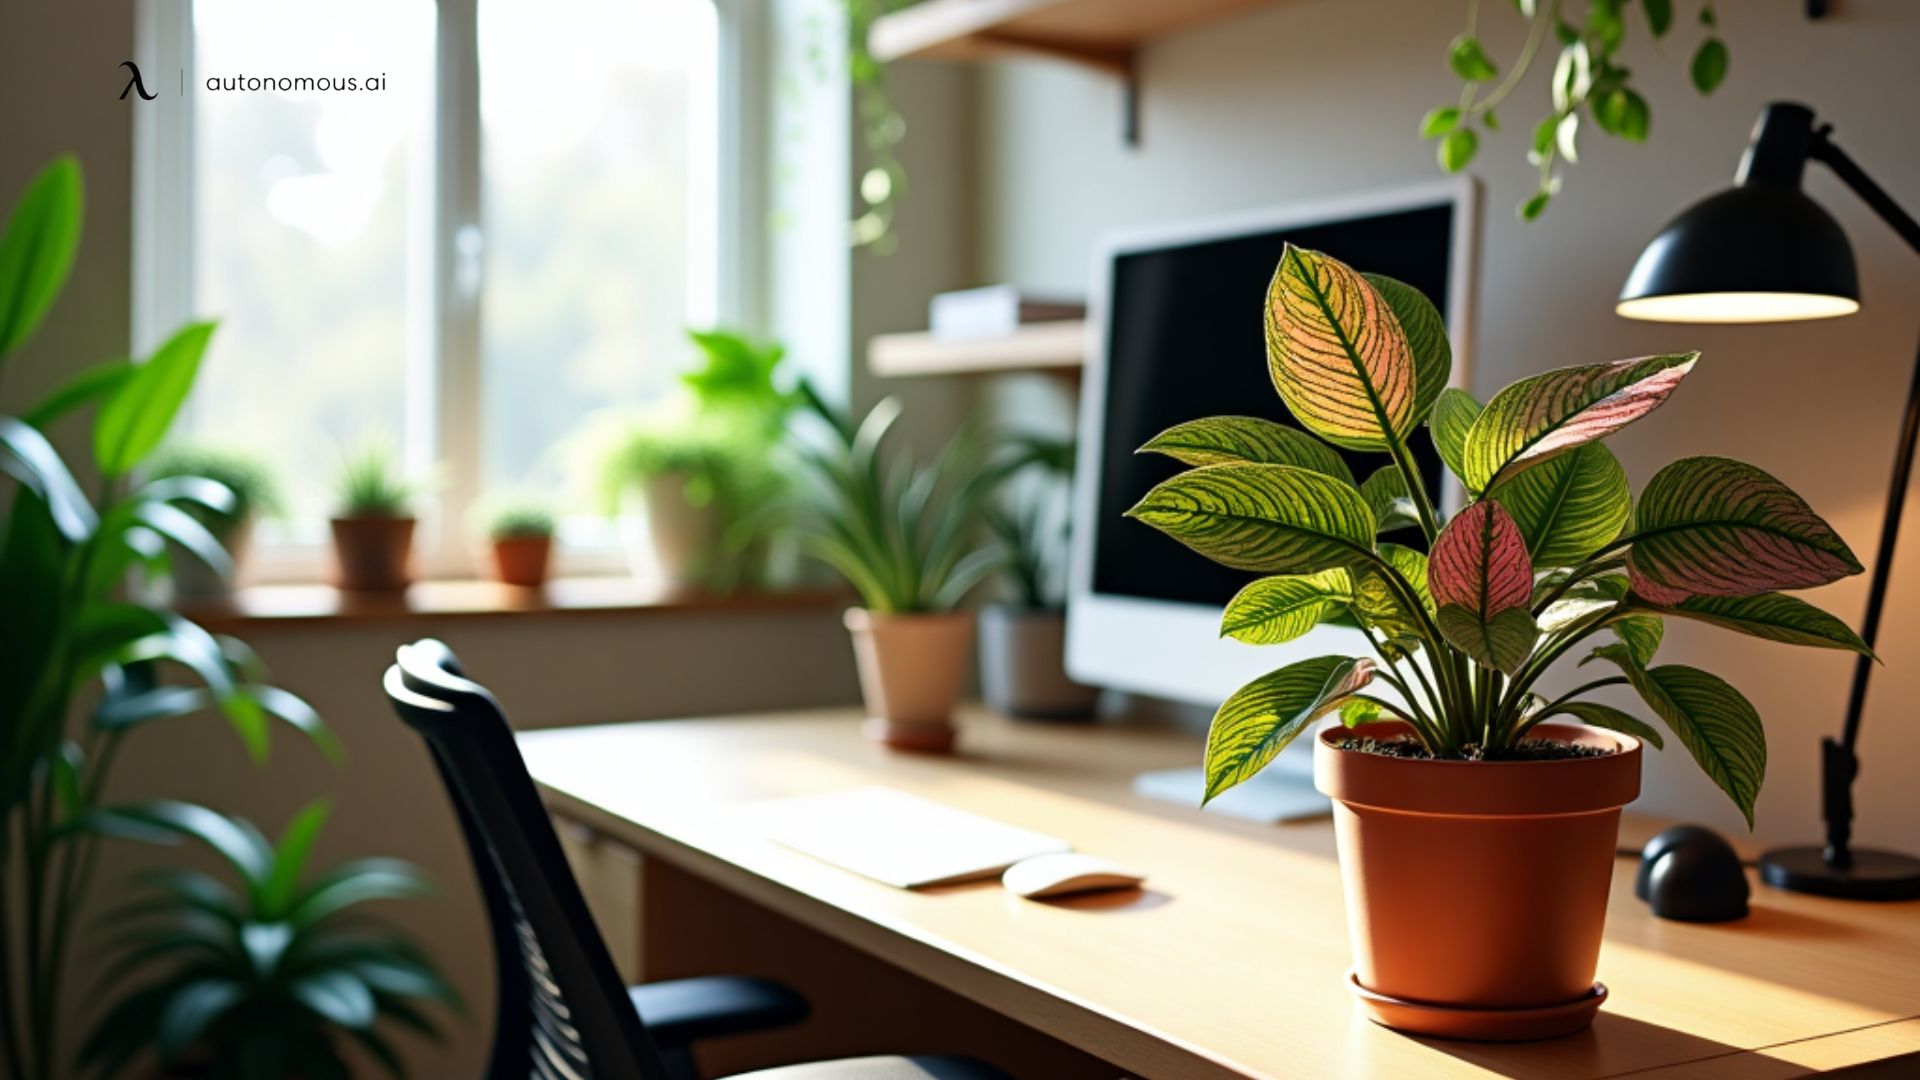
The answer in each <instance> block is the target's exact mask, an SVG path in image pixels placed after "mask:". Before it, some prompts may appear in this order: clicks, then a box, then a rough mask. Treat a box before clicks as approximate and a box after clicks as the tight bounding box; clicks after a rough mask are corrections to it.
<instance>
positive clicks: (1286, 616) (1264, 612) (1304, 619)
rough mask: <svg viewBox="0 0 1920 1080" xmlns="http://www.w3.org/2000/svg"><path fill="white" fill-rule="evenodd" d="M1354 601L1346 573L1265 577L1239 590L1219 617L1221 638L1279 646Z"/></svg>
mask: <svg viewBox="0 0 1920 1080" xmlns="http://www.w3.org/2000/svg"><path fill="white" fill-rule="evenodd" d="M1352 599H1353V584H1352V579H1351V578H1350V577H1349V576H1348V574H1347V572H1346V571H1345V570H1328V571H1325V572H1324V573H1319V574H1295V575H1279V576H1275V577H1264V578H1261V579H1260V580H1258V581H1255V582H1253V583H1252V584H1250V585H1248V586H1247V587H1246V588H1244V589H1241V590H1240V592H1239V593H1238V594H1236V595H1235V596H1234V598H1233V599H1232V600H1229V601H1227V610H1226V612H1225V613H1224V614H1222V615H1221V617H1220V636H1221V637H1230V638H1233V639H1234V640H1235V641H1244V642H1246V643H1247V644H1249V645H1279V644H1282V643H1284V642H1288V641H1292V640H1293V639H1295V638H1297V637H1300V636H1302V635H1304V634H1305V633H1306V632H1307V631H1309V630H1312V629H1313V628H1314V627H1315V626H1317V625H1319V623H1320V621H1321V620H1322V619H1324V618H1326V617H1327V616H1328V615H1330V614H1332V613H1333V611H1334V609H1335V608H1336V607H1338V606H1339V605H1341V604H1345V603H1348V602H1349V601H1351V600H1352Z"/></svg>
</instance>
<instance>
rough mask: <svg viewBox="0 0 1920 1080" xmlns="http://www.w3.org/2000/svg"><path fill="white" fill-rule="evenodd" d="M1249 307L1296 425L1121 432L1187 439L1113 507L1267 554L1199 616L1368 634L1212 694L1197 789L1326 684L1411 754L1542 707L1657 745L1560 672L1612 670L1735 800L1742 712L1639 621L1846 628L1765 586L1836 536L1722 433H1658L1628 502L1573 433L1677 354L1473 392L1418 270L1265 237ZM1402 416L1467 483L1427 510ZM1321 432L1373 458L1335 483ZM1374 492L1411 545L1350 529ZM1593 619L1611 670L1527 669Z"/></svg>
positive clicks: (1217, 785)
mask: <svg viewBox="0 0 1920 1080" xmlns="http://www.w3.org/2000/svg"><path fill="white" fill-rule="evenodd" d="M1265 329H1266V341H1267V364H1268V369H1269V372H1270V374H1271V376H1272V379H1273V383H1274V386H1275V388H1276V389H1277V390H1278V391H1279V394H1280V398H1281V400H1282V401H1283V402H1284V403H1285V404H1286V406H1287V408H1288V410H1289V411H1290V412H1291V413H1292V414H1293V417H1294V419H1295V420H1296V421H1298V423H1299V425H1300V428H1302V429H1304V430H1299V429H1295V428H1292V427H1287V426H1283V425H1281V424H1278V423H1274V422H1272V421H1269V420H1263V419H1257V418H1253V417H1237V416H1232V417H1215V418H1212V419H1207V420H1198V421H1193V422H1191V423H1187V424H1182V425H1179V426H1178V427H1175V428H1173V429H1172V430H1170V431H1167V432H1165V433H1163V434H1161V435H1159V436H1157V437H1156V438H1154V439H1153V440H1152V441H1151V442H1149V443H1148V444H1147V445H1146V446H1145V447H1144V448H1143V449H1145V450H1148V451H1155V452H1159V453H1163V454H1168V455H1170V456H1172V457H1174V458H1176V459H1178V460H1180V461H1182V462H1184V463H1186V464H1188V465H1192V466H1195V467H1194V468H1193V469H1191V470H1190V471H1187V472H1185V473H1182V474H1180V475H1178V476H1176V477H1174V478H1172V479H1170V480H1168V481H1166V482H1165V483H1162V484H1160V485H1159V486H1157V487H1155V488H1154V489H1153V490H1152V491H1151V492H1149V493H1148V494H1147V495H1146V497H1145V498H1144V499H1142V500H1141V501H1140V503H1139V505H1137V506H1135V507H1134V508H1133V509H1132V510H1130V511H1129V512H1128V516H1130V517H1133V518H1135V519H1137V520H1140V521H1143V522H1145V523H1147V524H1149V525H1151V526H1153V527H1155V528H1157V529H1159V530H1161V531H1163V532H1165V533H1166V534H1168V535H1169V536H1172V537H1174V538H1175V539H1177V540H1179V541H1181V542H1182V543H1184V544H1186V545H1187V546H1188V547H1190V548H1192V549H1193V550H1195V551H1197V552H1199V553H1201V554H1202V555H1205V556H1207V557H1208V558H1211V559H1213V560H1214V561H1215V562H1218V563H1221V564H1223V565H1226V566H1230V567H1235V568H1237V569H1242V570H1249V571H1253V572H1255V573H1259V574H1265V575H1269V576H1266V577H1262V578H1260V579H1258V580H1256V581H1254V582H1252V583H1251V584H1249V585H1248V586H1247V587H1246V588H1245V589H1243V590H1242V591H1241V592H1240V594H1239V595H1238V596H1236V597H1234V598H1233V600H1232V601H1231V602H1230V603H1229V604H1228V605H1227V609H1226V613H1225V617H1224V619H1223V622H1222V632H1223V633H1224V634H1225V635H1227V636H1230V637H1233V638H1237V639H1239V640H1241V641H1247V642H1252V643H1255V644H1274V643H1279V642H1285V641H1290V640H1293V639H1295V638H1298V637H1300V636H1302V635H1304V634H1306V633H1307V632H1308V631H1309V630H1311V629H1312V628H1313V627H1314V626H1315V625H1316V624H1318V623H1320V622H1323V621H1327V620H1330V619H1335V618H1340V619H1345V620H1348V621H1351V622H1353V623H1357V624H1358V625H1359V627H1360V628H1361V631H1362V632H1363V633H1364V634H1365V636H1366V639H1367V642H1368V644H1369V645H1370V646H1371V647H1372V650H1373V651H1374V652H1375V654H1376V659H1363V658H1356V657H1343V656H1327V657H1320V658H1316V659H1310V660H1303V661H1300V662H1298V663H1295V664H1291V665H1288V666H1286V667H1283V668H1280V669H1279V670H1277V671H1274V672H1272V673H1270V674H1268V675H1265V676H1262V677H1261V678H1259V679H1256V680H1255V681H1254V682H1252V683H1251V684H1249V685H1248V686H1246V687H1244V688H1242V689H1241V690H1239V691H1237V692H1236V693H1235V694H1234V695H1233V696H1232V697H1230V698H1229V699H1228V700H1227V701H1226V703H1225V704H1223V705H1222V706H1221V708H1220V710H1219V713H1218V714H1217V715H1216V716H1215V717H1214V720H1213V727H1212V731H1211V733H1210V735H1209V738H1208V746H1207V774H1208V775H1207V797H1208V798H1212V797H1213V796H1216V795H1218V794H1219V793H1220V792H1222V791H1224V790H1226V789H1228V788H1230V787H1232V786H1234V785H1235V784H1238V783H1239V782H1241V781H1243V780H1245V779H1247V778H1248V777H1249V776H1251V775H1253V774H1254V773H1255V772H1257V771H1258V770H1259V769H1260V768H1262V767H1263V766H1264V765H1265V764H1266V763H1267V762H1269V761H1271V760H1272V758H1273V757H1274V755H1275V754H1277V753H1278V752H1279V751H1280V749H1281V748H1282V747H1284V746H1285V745H1286V744H1287V743H1288V742H1289V741H1291V740H1292V739H1293V738H1294V737H1295V736H1296V735H1298V734H1300V732H1302V731H1303V730H1305V729H1306V728H1307V727H1308V726H1310V725H1311V723H1312V722H1313V721H1314V720H1315V719H1317V718H1319V717H1321V716H1324V715H1327V714H1329V713H1332V712H1334V711H1336V710H1337V711H1338V712H1339V713H1340V715H1341V717H1342V718H1343V719H1345V720H1346V721H1348V722H1349V723H1358V722H1360V721H1362V720H1367V719H1372V718H1376V717H1380V716H1388V717H1395V718H1398V719H1400V720H1402V721H1404V722H1405V723H1406V724H1407V725H1408V727H1409V729H1410V731H1411V732H1412V737H1413V738H1414V739H1417V740H1418V742H1419V744H1420V746H1421V747H1422V748H1423V749H1424V750H1425V752H1426V753H1428V754H1430V755H1431V756H1433V757H1436V758H1463V757H1499V756H1502V755H1504V754H1509V753H1511V752H1512V750H1513V748H1514V746H1515V744H1517V743H1518V742H1520V741H1521V740H1522V739H1525V738H1526V737H1527V736H1528V734H1529V732H1531V731H1533V730H1534V728H1535V727H1536V726H1537V725H1538V724H1540V722H1541V721H1543V720H1546V719H1547V718H1548V717H1552V716H1560V715H1564V716H1569V717H1572V718H1574V719H1576V720H1579V721H1583V722H1585V723H1587V724H1591V725H1595V726H1599V727H1605V728H1611V729H1614V730H1618V731H1623V732H1626V733H1629V734H1632V735H1635V736H1637V737H1639V738H1641V739H1643V740H1645V741H1647V742H1649V743H1652V744H1653V745H1655V746H1656V747H1657V746H1660V745H1661V741H1662V740H1661V736H1660V734H1659V732H1658V731H1656V730H1655V729H1654V728H1653V727H1651V726H1649V725H1648V724H1647V723H1645V722H1644V721H1642V720H1640V719H1639V718H1637V717H1634V716H1632V715H1629V714H1628V713H1626V712H1623V711H1621V710H1619V709H1616V708H1613V707H1612V706H1609V705H1606V704H1603V703H1600V702H1597V701H1593V700H1590V699H1589V698H1588V695H1590V694H1592V693H1594V692H1595V691H1599V690H1602V689H1606V688H1608V687H1614V686H1626V687H1631V688H1632V689H1633V690H1634V691H1635V692H1636V693H1637V694H1638V695H1639V696H1640V698H1641V699H1642V700H1643V701H1644V702H1645V703H1646V705H1647V707H1648V709H1649V710H1651V712H1652V713H1653V715H1654V716H1656V717H1658V718H1659V719H1660V720H1661V721H1662V722H1663V723H1664V724H1665V725H1666V727H1667V728H1668V729H1669V730H1671V731H1672V732H1673V733H1674V734H1675V735H1677V736H1678V737H1679V740H1680V742H1681V744H1682V745H1683V746H1685V747H1686V749H1687V750H1688V752H1689V753H1690V754H1692V756H1693V758H1694V759H1695V760H1696V761H1697V762H1698V763H1699V765H1700V767H1701V768H1702V769H1703V770H1705V772H1706V774H1707V776H1708V777H1709V778H1710V779H1711V780H1712V781H1713V782H1714V783H1715V784H1716V785H1718V786H1719V787H1720V788H1721V790H1723V791H1724V792H1726V794H1727V795H1728V796H1729V797H1730V798H1731V799H1732V800H1733V802H1734V804H1735V805H1736V806H1738V807H1739V809H1740V812H1741V813H1742V814H1743V815H1744V816H1745V817H1746V819H1747V823H1748V825H1749V826H1751V825H1752V823H1753V804H1754V799H1755V797H1756V796H1757V795H1758V793H1759V791H1760V785H1761V781H1762V779H1763V777H1764V774H1765V770H1766V739H1765V734H1764V732H1763V730H1762V728H1761V723H1760V716H1759V713H1758V712H1757V711H1756V710H1755V709H1754V707H1753V705H1752V704H1751V703H1750V702H1748V700H1747V699H1746V698H1745V697H1744V696H1742V695H1741V694H1740V692H1739V691H1737V690H1735V689H1734V688H1733V687H1732V686H1731V685H1729V684H1728V683H1727V682H1726V681H1725V680H1723V679H1721V678H1720V677H1718V676H1716V675H1713V674H1710V673H1708V672H1706V671H1702V670H1699V669H1697V668H1693V667H1688V666H1686V665H1682V664H1662V665H1658V666H1655V665H1654V664H1653V660H1654V653H1655V651H1656V650H1657V649H1658V647H1659V645H1660V639H1661V635H1662V632H1663V628H1664V626H1665V622H1666V620H1668V619H1690V620H1694V621H1698V622H1703V623H1707V624H1710V625H1713V626H1718V627H1721V628H1724V629H1728V630H1733V631H1736V632H1739V633H1744V634H1749V635H1752V636H1754V637H1759V638H1764V639H1767V640H1770V641H1776V642H1784V643H1787V644H1792V645H1808V646H1814V647H1818V648H1832V649H1849V650H1853V651H1855V652H1861V653H1865V652H1867V651H1868V650H1867V647H1866V645H1865V644H1864V643H1863V642H1862V641H1861V640H1860V638H1859V637H1858V636H1857V635H1855V634H1854V633H1853V631H1851V630H1850V629H1848V628H1847V627H1846V625H1845V624H1843V623H1841V622H1840V621H1839V620H1838V619H1836V618H1834V617H1833V616H1831V615H1828V614H1827V613H1825V612H1823V611H1821V610H1819V609H1818V608H1816V607H1814V606H1812V605H1811V604H1808V603H1806V602H1805V601H1802V600H1799V599H1797V598H1795V597H1792V596H1789V595H1787V594H1786V593H1785V592H1784V591H1782V590H1789V589H1801V588H1808V587H1811V586H1816V585H1824V584H1826V583H1828V582H1831V581H1834V580H1837V579H1839V578H1841V577H1845V576H1847V575H1849V574H1855V573H1859V572H1860V563H1859V561H1858V560H1857V559H1855V558H1854V555H1853V552H1852V551H1850V550H1849V549H1848V548H1847V545H1846V543H1845V542H1843V541H1842V540H1841V539H1840V537H1839V536H1838V535H1837V534H1836V533H1835V532H1834V530H1833V529H1832V527H1830V526H1829V525H1828V524H1827V523H1826V522H1825V521H1823V520H1821V519H1820V517H1819V516H1818V515H1817V514H1815V513H1814V512H1813V510H1812V508H1811V507H1809V506H1808V505H1807V503H1806V501H1805V500H1804V499H1802V498H1801V497H1800V496H1798V495H1796V494H1794V493H1793V492H1792V491H1791V490H1789V489H1788V488H1787V486H1786V485H1784V484H1782V483H1781V482H1780V481H1778V480H1776V479H1774V478H1773V477H1772V476H1769V475H1768V474H1767V473H1765V472H1762V471H1761V470H1760V469H1757V468H1755V467H1754V466H1752V465H1747V464H1743V463H1741V462H1737V461H1732V460H1729V459H1727V458H1720V457H1688V458H1682V459H1681V460H1679V461H1676V462H1674V463H1672V464H1670V465H1668V466H1667V467H1666V468H1664V469H1661V470H1660V471H1659V472H1658V473H1656V474H1655V475H1654V476H1653V478H1652V480H1650V481H1649V482H1648V483H1647V485H1646V487H1645V488H1643V489H1642V490H1641V492H1640V496H1639V499H1638V502H1637V504H1636V503H1635V501H1634V499H1633V496H1632V493H1631V491H1630V490H1629V488H1628V483H1627V476H1626V473H1625V472H1624V471H1623V470H1622V469H1621V467H1620V463H1619V462H1618V461H1617V460H1615V458H1614V456H1613V454H1612V453H1611V452H1610V451H1609V450H1608V449H1607V447H1606V445H1605V444H1604V443H1603V442H1602V441H1601V440H1602V439H1604V438H1605V437H1607V436H1609V435H1611V434H1613V433H1614V432H1617V431H1619V430H1620V429H1622V428H1624V427H1626V426H1627V425H1629V424H1631V423H1633V422H1634V421H1636V420H1639V419H1640V418H1641V417H1643V416H1645V415H1647V414H1648V413H1650V412H1652V411H1653V410H1654V409H1655V408H1657V407H1659V406H1660V405H1661V404H1662V403H1663V402H1665V401H1666V400H1667V398H1668V396H1669V395H1671V394H1672V393H1673V392H1674V390H1675V388H1676V387H1678V386H1679V384H1680V382H1681V381H1682V380H1683V379H1684V378H1685V377H1686V375H1687V373H1688V372H1690V371H1692V370H1693V367H1694V364H1695V363H1696V362H1697V360H1698V358H1699V354H1698V353H1692V352H1687V353H1674V354H1669V355H1663V356H1649V357H1642V358H1639V359H1633V360H1619V361H1614V362H1612V363H1604V364H1591V365H1584V366H1576V367H1565V368H1560V369H1557V370H1553V371H1548V372H1545V373H1543V374H1539V375H1534V376H1531V377H1529V378H1525V379H1521V380H1520V381H1518V382H1516V383H1513V384H1512V385H1510V386H1508V387H1506V388H1505V389H1503V390H1501V391H1500V392H1499V393H1497V394H1495V395H1493V397H1492V399H1491V400H1489V401H1488V402H1487V403H1486V404H1485V406H1484V407H1483V406H1482V405H1481V404H1480V403H1479V402H1478V401H1476V400H1474V399H1473V398H1472V397H1471V396H1469V395H1468V394H1467V393H1465V392H1463V391H1460V390H1457V389H1448V388H1447V384H1448V381H1449V377H1450V373H1451V368H1452V354H1451V351H1450V349H1449V347H1448V344H1447V338H1446V334H1445V330H1444V328H1443V327H1442V325H1441V321H1440V315H1439V312H1438V311H1436V310H1435V309H1434V306H1433V304H1432V303H1430V302H1429V301H1428V300H1427V298H1426V297H1424V296H1422V295H1421V294H1420V293H1419V292H1418V291H1417V290H1415V289H1413V288H1411V287H1409V286H1407V285H1404V284H1402V283H1400V282H1398V281H1394V280H1392V279H1390V278H1385V277H1380V276H1376V275H1363V274H1360V273H1356V272H1355V271H1354V270H1353V269H1351V268H1350V267H1348V266H1346V265H1344V264H1342V263H1340V262H1338V261H1337V260H1334V259H1332V258H1329V257H1328V256H1326V255H1323V254H1320V253H1318V252H1314V251H1307V250H1303V249H1300V248H1296V247H1291V246H1290V247H1288V248H1287V249H1286V251H1285V253H1284V254H1283V255H1282V257H1281V260H1280V264H1279V267H1278V269H1277V270H1276V272H1275V274H1274V277H1273V281H1272V284H1271V286H1270V288H1269V291H1268V294H1267V301H1266V304H1265ZM1422 426H1425V427H1426V428H1427V430H1428V432H1429V433H1430V434H1431V437H1432V439H1433V442H1434V445H1435V447H1436V448H1437V449H1438V451H1439V454H1440V457H1441V458H1442V460H1444V461H1445V463H1446V465H1447V468H1448V469H1449V470H1451V471H1452V473H1453V474H1454V475H1455V476H1457V477H1459V479H1460V481H1461V483H1462V484H1463V485H1464V487H1465V489H1466V491H1467V493H1468V495H1469V501H1468V503H1467V505H1466V506H1465V507H1464V508H1462V509H1461V510H1460V511H1459V513H1457V514H1455V515H1454V516H1453V517H1452V518H1451V519H1450V520H1448V519H1445V518H1443V517H1442V515H1441V514H1440V512H1439V510H1438V509H1437V508H1436V506H1435V504H1434V500H1433V498H1432V497H1431V495H1430V493H1429V492H1428V491H1427V490H1426V486H1425V482H1424V481H1423V480H1422V478H1421V475H1420V472H1419V470H1418V469H1416V468H1415V467H1414V464H1413V459H1412V455H1411V452H1410V451H1409V449H1408V445H1409V440H1410V439H1411V438H1412V437H1413V436H1414V434H1415V432H1416V431H1417V430H1418V429H1419V428H1420V427H1422ZM1328 444H1331V445H1333V446H1339V447H1343V448H1345V449H1349V450H1360V451H1374V452H1378V453H1380V454H1382V455H1384V456H1385V458H1386V464H1385V465H1384V466H1383V467H1382V469H1381V470H1380V471H1379V472H1376V473H1375V474H1373V475H1372V476H1371V477H1369V478H1368V479H1367V480H1366V481H1365V482H1364V483H1361V484H1359V485H1357V486H1356V485H1355V484H1354V482H1353V477H1352V475H1351V474H1350V473H1349V472H1348V470H1347V467H1346V466H1345V465H1344V464H1342V462H1341V461H1340V459H1339V458H1338V457H1337V456H1335V455H1334V454H1333V453H1332V451H1331V450H1330V449H1329V445H1328ZM1401 514H1407V515H1409V516H1411V517H1412V518H1413V519H1414V520H1416V521H1417V522H1418V523H1419V526H1420V529H1421V531H1422V533H1423V534H1424V537H1425V539H1426V541H1427V543H1428V545H1430V547H1429V553H1422V552H1420V551H1418V550H1415V549H1414V548H1411V547H1406V546H1402V545H1399V544H1394V543H1385V542H1381V541H1380V540H1379V539H1377V533H1378V532H1379V531H1380V529H1381V528H1382V526H1383V525H1384V524H1386V523H1387V522H1388V521H1389V520H1391V519H1393V518H1395V517H1397V516H1399V515H1401ZM1596 635H1604V638H1603V640H1602V642H1601V643H1600V644H1598V645H1597V647H1590V648H1589V649H1588V651H1587V653H1586V655H1585V659H1583V660H1582V661H1581V663H1582V664H1585V663H1588V662H1591V661H1594V660H1599V661H1602V662H1604V663H1607V664H1609V665H1611V666H1612V667H1614V668H1616V669H1617V671H1618V673H1617V674H1613V675H1609V676H1605V677H1599V678H1593V679H1590V680H1587V681H1584V682H1581V683H1580V684H1579V685H1576V686H1574V687H1572V688H1570V689H1567V690H1564V691H1560V692H1548V691H1543V690H1542V689H1541V685H1542V680H1543V679H1544V678H1545V677H1546V675H1547V673H1548V671H1549V670H1550V669H1551V668H1552V667H1553V665H1554V663H1555V661H1557V660H1559V659H1561V658H1562V657H1565V656H1569V655H1572V654H1573V653H1574V650H1576V649H1578V648H1580V647H1582V646H1583V645H1584V644H1586V643H1587V642H1589V641H1590V640H1591V639H1593V638H1594V637H1595V636H1596ZM1375 687H1379V688H1384V689H1385V690H1386V691H1387V692H1386V693H1384V694H1382V695H1381V696H1375V694H1373V693H1369V692H1368V690H1369V688H1375Z"/></svg>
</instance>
